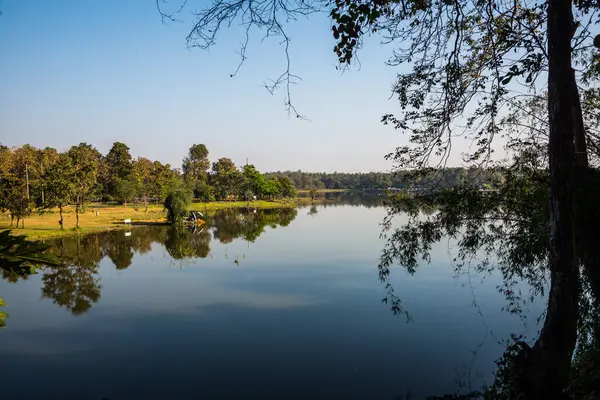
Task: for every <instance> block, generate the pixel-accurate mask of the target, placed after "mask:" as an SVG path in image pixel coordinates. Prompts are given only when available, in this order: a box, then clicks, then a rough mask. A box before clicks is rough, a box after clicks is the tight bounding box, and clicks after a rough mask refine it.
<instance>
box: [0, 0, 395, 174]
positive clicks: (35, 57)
mask: <svg viewBox="0 0 600 400" xmlns="http://www.w3.org/2000/svg"><path fill="white" fill-rule="evenodd" d="M171 1H172V2H178V1H179V0H171ZM205 4H207V0H189V1H188V7H187V8H186V9H185V10H184V11H183V13H182V14H181V15H180V19H181V20H182V22H181V23H169V24H166V25H165V24H163V23H162V22H161V18H160V15H159V13H158V11H157V9H156V4H155V1H154V0H128V1H122V0H121V1H118V0H86V1H81V0H52V1H48V0H0V9H1V10H2V12H3V13H2V15H1V16H0V51H1V56H0V87H1V88H2V90H0V142H2V143H3V144H5V145H9V146H19V145H22V144H24V143H30V144H32V145H35V146H38V147H45V146H52V147H56V148H57V149H59V150H61V151H62V150H66V149H67V148H68V147H69V146H71V145H72V144H76V143H79V142H88V143H92V144H93V145H95V146H96V147H97V148H98V149H99V150H100V151H101V152H102V153H106V152H107V151H108V150H109V149H110V146H111V144H112V143H113V142H114V141H122V142H125V143H126V144H127V145H128V146H129V147H130V148H131V153H132V155H133V156H134V157H137V156H145V157H148V158H151V159H156V160H160V161H162V162H168V163H170V164H171V165H173V166H177V167H178V166H180V164H181V159H182V157H183V156H184V155H185V153H186V152H187V149H188V148H189V146H190V145H191V144H193V143H204V144H206V146H207V147H208V149H209V151H210V153H211V154H210V157H211V159H213V160H216V159H217V158H219V157H231V158H232V159H233V161H234V162H236V163H238V164H242V163H244V162H245V159H246V157H247V158H248V159H249V161H250V162H251V163H253V164H254V165H255V166H256V167H257V168H259V169H260V170H263V171H271V170H287V169H289V170H296V169H302V170H307V171H336V170H337V171H344V172H359V171H363V172H366V171H386V170H389V169H390V168H391V167H392V164H390V163H389V162H387V161H385V160H384V159H383V157H384V155H385V154H387V153H389V152H391V151H392V150H393V149H394V148H395V147H397V146H398V145H401V144H404V143H406V138H405V137H404V136H403V135H401V134H400V133H399V132H397V131H394V130H393V129H392V128H391V127H384V126H383V125H382V124H381V123H380V117H381V115H383V114H384V113H388V112H395V111H397V110H398V106H397V103H396V102H395V101H394V100H393V99H392V100H389V95H390V87H391V83H392V81H393V78H394V76H395V74H396V72H397V71H396V70H394V69H393V68H391V67H386V66H385V65H384V61H385V60H386V57H387V56H388V55H389V54H390V52H391V48H390V47H385V46H382V45H380V44H379V43H378V41H377V40H369V41H368V43H367V46H365V49H363V51H362V53H361V54H360V59H361V62H362V66H361V68H360V70H359V69H358V68H353V69H352V70H351V71H347V72H345V73H344V74H342V73H340V72H339V71H337V70H336V68H335V65H336V58H335V55H334V54H333V52H332V48H333V45H334V43H333V38H332V37H331V33H330V29H329V26H330V25H329V21H328V19H327V17H326V15H322V16H317V17H314V18H311V20H309V21H300V22H296V23H294V24H292V25H291V26H289V28H288V33H289V35H290V36H291V38H292V43H291V56H292V72H294V73H295V74H296V75H299V76H300V77H302V79H303V82H302V83H301V84H300V85H297V86H295V87H293V92H292V96H293V101H294V103H295V105H296V107H297V108H298V109H299V111H300V112H301V113H302V114H304V115H307V116H308V118H310V122H307V121H301V120H297V119H296V118H293V117H288V114H287V112H286V111H285V108H284V104H283V102H284V97H285V96H284V93H283V92H279V93H275V95H273V96H271V95H270V94H269V93H268V92H267V91H266V90H265V89H264V87H263V86H262V84H263V82H265V80H266V79H267V78H272V77H276V76H277V75H278V74H279V73H281V72H282V71H283V70H284V66H285V58H284V53H283V49H282V47H281V46H280V45H279V39H277V38H273V39H270V40H267V41H265V42H263V43H262V44H261V43H260V38H261V36H260V32H255V34H254V36H253V39H254V40H252V41H251V43H250V47H249V49H248V53H247V57H248V59H247V61H246V63H245V65H244V66H243V67H242V69H241V70H240V72H239V74H238V75H237V76H236V77H234V78H231V77H230V74H231V73H232V72H233V71H234V70H235V68H236V66H237V63H238V61H239V56H238V54H237V53H236V52H237V51H238V49H239V42H240V40H241V39H242V38H243V32H242V31H241V30H240V29H238V28H233V29H229V30H224V31H223V32H222V33H221V34H220V36H219V37H218V43H217V45H216V46H215V47H213V48H211V50H209V51H204V50H200V49H192V50H188V49H187V47H186V42H185V37H186V35H187V33H188V32H189V30H190V28H191V26H192V23H193V18H192V15H191V11H192V10H193V9H195V8H196V9H199V8H202V6H204V5H205Z"/></svg>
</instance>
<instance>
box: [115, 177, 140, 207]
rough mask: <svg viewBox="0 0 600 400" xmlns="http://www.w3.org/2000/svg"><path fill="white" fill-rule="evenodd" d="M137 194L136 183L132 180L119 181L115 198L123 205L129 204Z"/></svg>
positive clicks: (117, 181) (116, 185)
mask: <svg viewBox="0 0 600 400" xmlns="http://www.w3.org/2000/svg"><path fill="white" fill-rule="evenodd" d="M136 194H137V188H136V186H135V183H134V182H133V181H132V180H130V179H117V180H116V184H115V193H114V198H115V200H117V201H118V202H119V203H121V204H127V203H129V202H130V201H132V200H133V199H134V197H135V196H136Z"/></svg>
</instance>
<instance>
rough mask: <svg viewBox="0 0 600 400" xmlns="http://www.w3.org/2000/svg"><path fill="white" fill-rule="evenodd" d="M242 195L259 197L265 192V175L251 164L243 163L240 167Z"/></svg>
mask: <svg viewBox="0 0 600 400" xmlns="http://www.w3.org/2000/svg"><path fill="white" fill-rule="evenodd" d="M242 176H243V180H244V181H243V185H242V186H243V188H242V189H243V193H242V194H243V195H244V196H245V197H248V196H257V197H258V198H261V197H262V196H263V195H264V193H265V185H266V180H265V177H264V176H263V175H262V174H261V173H260V172H259V171H258V170H257V169H256V168H255V167H254V165H252V164H248V165H244V167H243V168H242Z"/></svg>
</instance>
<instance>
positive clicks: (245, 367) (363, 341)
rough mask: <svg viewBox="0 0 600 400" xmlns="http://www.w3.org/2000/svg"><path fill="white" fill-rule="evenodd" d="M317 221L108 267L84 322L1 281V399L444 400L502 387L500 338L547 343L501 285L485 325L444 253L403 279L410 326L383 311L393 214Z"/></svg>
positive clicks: (323, 213)
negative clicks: (431, 398)
mask: <svg viewBox="0 0 600 400" xmlns="http://www.w3.org/2000/svg"><path fill="white" fill-rule="evenodd" d="M307 212H308V209H301V210H299V213H298V216H297V217H296V219H295V220H294V221H292V223H291V224H290V225H289V226H288V227H277V228H276V229H271V228H268V227H267V228H266V229H265V232H264V233H263V234H262V235H261V236H260V237H259V238H258V239H257V240H256V242H255V243H251V244H249V245H248V243H246V242H245V241H243V240H234V241H233V242H232V243H227V244H220V243H218V241H216V240H212V241H211V243H210V247H211V255H210V256H209V257H207V258H204V259H194V260H188V261H184V262H183V263H182V262H181V261H176V260H172V259H170V257H168V255H167V253H166V251H165V249H164V247H163V246H162V245H159V244H158V243H155V244H153V248H152V250H151V251H150V252H148V253H146V254H143V255H139V254H136V256H135V257H134V259H133V263H132V265H131V266H130V267H129V268H127V269H125V270H116V269H115V267H114V265H113V264H112V263H111V261H110V260H109V259H108V258H105V259H104V260H103V261H102V263H101V268H100V277H101V281H100V283H101V285H102V297H101V299H100V301H99V302H98V303H96V304H94V305H93V307H92V308H91V309H90V310H89V311H88V312H87V313H85V314H83V315H80V316H73V315H71V314H69V313H68V312H67V311H66V310H64V309H60V308H57V307H56V306H54V305H53V304H52V302H51V301H50V300H48V299H42V300H41V299H40V297H41V296H40V287H41V282H40V277H39V276H33V277H31V278H30V279H29V280H28V281H26V282H19V283H18V284H14V285H10V284H7V283H6V282H4V281H2V282H1V283H0V293H2V296H3V297H4V298H5V300H6V301H7V302H8V303H9V305H10V308H9V310H8V311H10V314H11V317H10V318H9V320H8V321H7V322H8V328H7V329H6V330H3V331H1V332H0V337H1V339H2V340H1V341H0V343H1V344H0V357H1V359H2V365H3V366H5V367H7V366H10V368H11V369H10V372H9V373H8V374H6V373H5V378H6V379H4V380H3V399H4V398H7V399H9V398H10V399H12V398H19V399H22V398H38V397H44V398H48V396H50V397H53V398H54V397H60V398H63V399H67V398H73V399H101V398H102V397H109V398H110V399H130V398H173V399H188V398H190V399H191V398H262V399H264V398H274V399H275V398H277V399H279V398H286V399H291V398H298V399H309V398H310V399H318V398H328V399H332V398H344V399H351V398H356V399H391V398H393V397H394V396H398V395H401V394H404V393H406V390H407V389H411V390H413V391H414V392H415V393H416V394H419V395H423V394H427V395H430V394H439V393H440V392H442V391H454V389H455V388H456V386H455V381H456V379H461V378H465V377H466V376H465V375H464V374H463V373H464V372H465V371H464V370H462V368H461V367H462V365H463V364H467V365H471V363H472V366H473V368H472V371H471V373H472V374H473V378H475V374H476V373H477V372H483V374H484V375H485V377H486V378H489V377H490V373H491V371H492V368H493V360H494V359H496V358H497V357H498V356H500V354H501V353H502V347H501V346H500V345H498V344H496V343H495V341H494V339H504V338H506V337H507V336H508V334H509V333H510V332H515V333H527V334H529V335H532V334H535V331H536V328H535V326H534V325H535V317H536V316H537V314H532V316H531V326H530V327H529V328H527V327H524V325H523V323H522V322H521V321H520V320H519V318H517V317H515V316H511V315H509V314H506V313H502V312H501V307H502V306H503V305H505V302H504V299H503V298H502V297H501V296H500V295H499V294H498V293H497V291H496V288H495V287H496V284H497V283H498V282H497V280H496V279H495V278H494V277H490V278H487V280H486V281H485V282H484V284H480V283H479V282H480V278H478V277H474V279H473V281H474V284H473V291H474V293H475V295H476V299H477V301H478V305H479V307H480V309H481V312H482V314H483V318H482V317H481V316H480V315H479V313H478V310H477V309H476V308H474V307H472V306H471V303H472V302H473V293H472V291H471V288H470V287H469V286H468V279H467V278H466V277H460V278H458V279H454V278H453V271H452V269H451V268H450V267H449V256H448V253H447V243H446V242H443V243H440V244H439V245H438V246H436V247H435V248H434V251H433V260H432V265H430V266H424V267H423V268H422V269H420V270H419V271H418V272H417V273H416V274H415V276H412V277H411V276H409V275H408V274H406V273H405V272H404V271H401V270H395V271H394V273H393V275H392V276H393V282H394V284H395V285H396V290H397V293H398V294H399V295H400V296H401V298H402V300H403V304H404V305H405V307H406V308H407V309H408V311H409V312H410V313H411V316H412V317H413V318H414V322H413V323H411V324H406V322H405V319H404V318H403V317H394V316H393V315H392V313H391V312H390V311H389V308H388V307H387V306H386V305H384V304H381V298H382V297H383V296H384V290H383V287H382V285H381V284H380V282H379V281H378V279H377V271H376V265H377V261H378V257H379V254H380V251H381V248H382V245H383V242H382V241H381V240H380V239H379V230H380V227H379V223H380V222H381V219H382V218H383V216H384V213H385V210H384V209H382V208H371V209H365V208H356V207H336V208H334V207H328V208H326V209H321V208H320V209H319V212H318V214H316V215H314V216H309V215H307ZM238 257H239V260H240V265H239V266H237V265H236V264H235V263H234V260H235V259H236V258H238ZM464 284H466V287H463V285H464ZM540 303H541V302H540ZM540 307H541V304H539V305H537V306H536V307H535V311H536V312H539V311H540ZM490 331H491V332H492V334H491V335H488V337H487V338H485V336H486V332H490ZM484 338H485V341H484V345H483V347H482V348H481V349H480V351H479V354H478V355H477V357H476V358H474V359H473V356H472V354H471V353H470V351H471V350H474V349H476V348H477V345H478V344H479V343H480V342H481V341H482V340H484ZM35 371H41V372H40V373H37V372H35ZM34 372H35V373H34ZM32 376H35V384H32V383H31V379H32ZM417 398H418V397H417Z"/></svg>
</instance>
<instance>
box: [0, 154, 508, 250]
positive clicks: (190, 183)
mask: <svg viewBox="0 0 600 400" xmlns="http://www.w3.org/2000/svg"><path fill="white" fill-rule="evenodd" d="M409 178H410V179H409ZM467 180H469V181H473V180H476V181H477V182H478V184H479V185H482V186H483V185H492V186H494V187H495V186H497V185H498V184H500V183H501V182H502V176H501V175H500V174H498V173H497V172H494V171H491V170H480V169H477V168H472V169H464V168H446V169H441V170H437V171H435V173H434V174H429V175H422V176H410V177H409V175H408V174H404V173H396V174H391V173H376V172H371V173H364V174H361V173H337V172H336V173H307V172H302V171H295V172H290V171H286V172H271V173H261V172H259V171H258V170H257V169H256V168H255V167H254V166H253V165H251V164H248V165H244V166H242V167H241V168H240V167H238V166H236V165H235V163H234V162H233V161H232V160H231V159H229V158H220V159H218V160H217V161H215V162H212V163H211V162H210V160H209V152H208V149H207V148H206V146H205V145H203V144H195V145H193V146H191V147H190V149H189V151H188V154H187V155H186V156H185V157H184V158H183V160H182V165H181V168H173V167H172V166H171V165H169V164H163V163H161V162H160V161H151V160H149V159H147V158H144V157H138V158H137V159H134V158H133V157H132V156H131V154H130V152H129V147H127V145H125V144H124V143H121V142H115V143H114V144H113V146H112V148H111V149H110V151H109V152H108V153H107V154H106V155H102V154H101V153H100V152H99V151H98V150H97V149H96V148H95V147H93V146H92V145H90V144H87V143H80V144H78V145H75V146H72V147H71V148H70V149H68V150H67V151H65V152H63V153H60V152H58V151H57V150H56V149H53V148H49V147H46V148H43V149H40V148H36V147H33V146H31V145H23V146H21V147H18V148H8V147H6V146H2V145H0V212H2V215H3V216H4V217H5V218H7V219H8V222H7V221H5V220H0V229H6V228H18V229H26V231H24V232H26V233H29V234H31V235H32V238H35V237H41V236H44V235H56V233H52V231H54V230H64V229H71V228H73V226H74V227H75V228H77V229H79V228H81V229H82V230H83V231H85V230H88V231H89V230H98V229H109V228H111V226H112V227H114V226H113V225H114V223H115V221H119V220H122V219H124V218H127V219H132V220H134V219H139V220H149V221H157V220H161V219H162V218H164V215H162V211H160V210H157V207H156V206H157V205H163V204H164V201H165V199H166V198H167V196H169V194H170V193H174V192H178V191H186V192H189V193H191V194H192V195H193V199H194V200H193V201H194V203H193V207H192V209H205V210H208V209H219V208H223V207H236V206H244V205H245V206H247V205H248V204H249V202H252V205H253V206H254V207H260V208H262V207H269V208H272V207H279V206H285V207H287V206H291V205H293V204H298V203H303V202H306V201H307V198H309V199H310V201H311V202H314V201H317V200H319V197H322V196H320V195H321V194H323V193H327V192H335V191H343V190H384V189H388V188H390V187H395V188H407V187H411V188H414V187H417V188H420V187H431V186H433V185H435V186H438V187H452V186H454V185H456V184H459V183H461V182H463V181H467ZM299 191H300V194H301V196H300V198H297V196H298V193H299ZM92 204H93V205H92ZM100 204H104V205H109V206H111V207H112V208H110V209H108V208H105V209H104V211H103V212H102V213H101V214H99V215H95V214H92V215H90V214H87V215H86V212H87V210H88V209H90V208H91V209H92V210H93V213H95V211H97V209H98V208H99V207H100ZM132 204H133V205H134V207H133V210H135V212H132V211H131V209H129V208H127V206H129V205H132ZM200 204H201V205H200ZM153 205H154V206H153ZM117 206H122V207H125V208H121V209H120V208H118V207H117ZM139 209H142V210H143V211H144V214H140V213H139V212H138V211H139ZM55 212H57V214H58V215H54V213H55ZM71 217H74V220H72V218H71ZM26 220H27V221H28V222H27V224H26ZM73 222H74V223H73ZM27 228H32V229H27ZM34 230H35V232H34Z"/></svg>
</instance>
